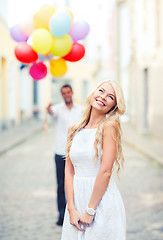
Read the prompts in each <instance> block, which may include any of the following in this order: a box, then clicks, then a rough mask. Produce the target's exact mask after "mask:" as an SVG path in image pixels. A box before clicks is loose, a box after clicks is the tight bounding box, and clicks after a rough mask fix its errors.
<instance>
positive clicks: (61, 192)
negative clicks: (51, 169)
mask: <svg viewBox="0 0 163 240" xmlns="http://www.w3.org/2000/svg"><path fill="white" fill-rule="evenodd" d="M54 158H55V163H56V176H57V205H58V211H59V218H64V213H65V207H66V198H65V156H64V155H57V154H55V157H54Z"/></svg>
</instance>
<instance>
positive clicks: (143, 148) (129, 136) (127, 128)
mask: <svg viewBox="0 0 163 240" xmlns="http://www.w3.org/2000/svg"><path fill="white" fill-rule="evenodd" d="M122 131H123V137H122V140H123V141H124V143H126V144H128V145H130V146H131V147H133V148H135V149H136V150H138V151H139V152H141V153H143V154H144V155H146V156H147V157H149V158H150V159H151V160H154V161H156V162H157V163H159V164H160V165H162V166H163V140H161V139H158V138H155V137H152V136H150V135H149V136H148V135H147V136H144V135H141V134H139V133H138V132H136V131H135V129H134V128H133V127H132V126H131V125H130V124H127V123H122Z"/></svg>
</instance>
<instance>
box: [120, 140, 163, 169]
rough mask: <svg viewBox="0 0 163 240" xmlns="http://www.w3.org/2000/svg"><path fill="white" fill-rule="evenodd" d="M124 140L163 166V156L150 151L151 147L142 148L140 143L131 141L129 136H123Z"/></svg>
mask: <svg viewBox="0 0 163 240" xmlns="http://www.w3.org/2000/svg"><path fill="white" fill-rule="evenodd" d="M123 141H124V143H126V144H127V145H128V146H130V147H132V148H134V149H136V150H137V151H139V152H140V153H142V154H144V155H145V156H147V157H148V158H150V159H151V160H153V161H155V162H157V164H159V165H160V166H161V167H163V158H162V157H161V156H159V155H158V154H156V153H154V152H152V151H150V149H145V147H144V148H142V147H141V146H140V145H139V144H135V143H133V142H131V141H130V140H128V139H127V138H123Z"/></svg>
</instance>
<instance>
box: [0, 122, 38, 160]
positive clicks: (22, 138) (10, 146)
mask: <svg viewBox="0 0 163 240" xmlns="http://www.w3.org/2000/svg"><path fill="white" fill-rule="evenodd" d="M41 130H42V127H40V128H39V129H37V130H34V131H32V132H30V133H28V134H27V135H25V136H22V137H20V139H18V140H17V141H15V142H13V143H12V144H8V145H7V146H5V147H4V148H2V149H0V157H1V156H2V155H3V154H4V153H6V152H7V151H9V150H10V149H13V148H14V147H16V146H18V145H21V144H22V143H24V142H25V141H27V140H28V139H29V138H30V137H32V136H33V135H36V134H38V133H40V132H41Z"/></svg>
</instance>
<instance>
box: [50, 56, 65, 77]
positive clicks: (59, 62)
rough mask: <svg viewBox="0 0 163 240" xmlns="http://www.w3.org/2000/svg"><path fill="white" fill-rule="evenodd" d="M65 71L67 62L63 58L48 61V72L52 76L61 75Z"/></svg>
mask: <svg viewBox="0 0 163 240" xmlns="http://www.w3.org/2000/svg"><path fill="white" fill-rule="evenodd" d="M66 71H67V64H66V61H65V60H64V59H63V58H59V59H54V60H51V61H50V72H51V74H52V75H53V76H54V77H62V76H63V75H64V74H65V73H66Z"/></svg>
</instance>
